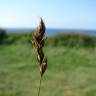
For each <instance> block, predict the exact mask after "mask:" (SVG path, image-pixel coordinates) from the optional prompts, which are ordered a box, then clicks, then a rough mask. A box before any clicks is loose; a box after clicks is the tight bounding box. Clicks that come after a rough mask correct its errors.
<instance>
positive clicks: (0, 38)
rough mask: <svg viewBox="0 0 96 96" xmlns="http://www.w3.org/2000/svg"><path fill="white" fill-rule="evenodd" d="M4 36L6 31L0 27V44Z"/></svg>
mask: <svg viewBox="0 0 96 96" xmlns="http://www.w3.org/2000/svg"><path fill="white" fill-rule="evenodd" d="M6 37H7V34H6V31H5V30H4V29H0V44H3V43H4V40H5V39H6Z"/></svg>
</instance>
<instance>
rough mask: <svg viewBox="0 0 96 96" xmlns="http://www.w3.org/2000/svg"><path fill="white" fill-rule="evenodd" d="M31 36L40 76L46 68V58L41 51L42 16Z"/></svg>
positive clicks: (43, 27)
mask: <svg viewBox="0 0 96 96" xmlns="http://www.w3.org/2000/svg"><path fill="white" fill-rule="evenodd" d="M32 37H33V38H32V43H33V45H34V47H35V49H36V53H37V61H38V64H39V66H40V75H41V77H42V76H43V74H44V73H45V71H46V68H47V58H46V57H45V55H44V52H43V46H44V44H45V24H44V22H43V20H42V18H41V21H40V24H39V26H38V28H37V32H35V33H33V36H32Z"/></svg>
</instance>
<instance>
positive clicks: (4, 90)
mask: <svg viewBox="0 0 96 96" xmlns="http://www.w3.org/2000/svg"><path fill="white" fill-rule="evenodd" d="M44 52H45V54H46V56H47V57H48V69H47V71H46V73H45V74H44V78H43V83H42V89H41V96H96V48H95V47H94V48H83V47H82V48H70V47H64V46H56V47H54V46H53V47H52V46H46V47H45V48H44ZM39 78H40V75H39V69H38V64H37V61H36V57H35V51H34V50H33V47H32V46H31V45H30V44H27V43H26V44H23V43H21V44H19V43H18V44H11V45H6V44H5V45H2V46H0V96H37V90H38V86H39Z"/></svg>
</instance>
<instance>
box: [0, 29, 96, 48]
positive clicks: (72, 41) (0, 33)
mask: <svg viewBox="0 0 96 96" xmlns="http://www.w3.org/2000/svg"><path fill="white" fill-rule="evenodd" d="M31 39H32V32H28V33H27V32H26V33H9V34H6V32H5V31H4V30H0V44H3V43H5V44H18V43H23V44H24V43H26V44H31ZM46 46H54V47H56V46H67V47H95V46H96V37H95V36H89V35H85V34H80V33H58V34H56V35H54V36H50V37H48V39H47V44H46Z"/></svg>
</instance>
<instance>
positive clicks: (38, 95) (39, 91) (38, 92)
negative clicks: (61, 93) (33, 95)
mask: <svg viewBox="0 0 96 96" xmlns="http://www.w3.org/2000/svg"><path fill="white" fill-rule="evenodd" d="M39 84H40V85H39V88H38V96H40V89H41V84H42V76H40V83H39Z"/></svg>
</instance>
